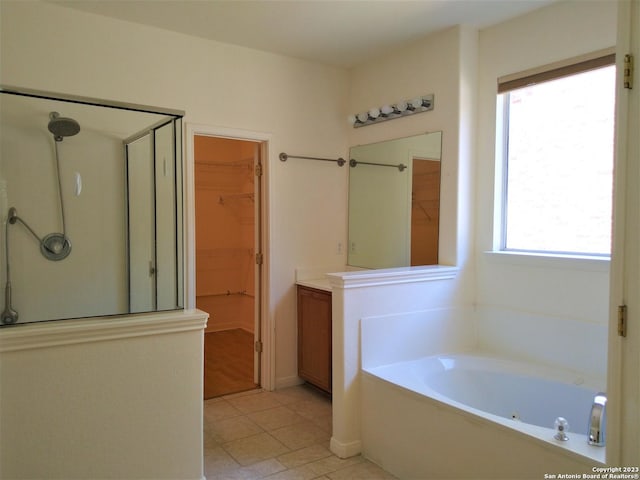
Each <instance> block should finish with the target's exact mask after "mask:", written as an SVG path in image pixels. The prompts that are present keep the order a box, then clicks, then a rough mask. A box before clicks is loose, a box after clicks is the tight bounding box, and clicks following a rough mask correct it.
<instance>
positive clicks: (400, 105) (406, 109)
mask: <svg viewBox="0 0 640 480" xmlns="http://www.w3.org/2000/svg"><path fill="white" fill-rule="evenodd" d="M429 110H433V94H429V95H423V96H421V97H416V98H412V99H410V100H403V101H401V102H397V103H395V104H393V105H383V106H381V107H376V108H372V109H370V110H369V111H368V112H360V113H356V114H354V115H349V117H348V121H349V123H350V124H351V125H353V128H358V127H364V126H365V125H371V124H374V123H379V122H385V121H387V120H393V119H394V118H400V117H407V116H409V115H413V114H414V113H421V112H428V111H429Z"/></svg>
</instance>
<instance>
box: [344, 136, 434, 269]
mask: <svg viewBox="0 0 640 480" xmlns="http://www.w3.org/2000/svg"><path fill="white" fill-rule="evenodd" d="M441 150H442V132H432V133H426V134H421V135H416V136H412V137H405V138H399V139H395V140H389V141H384V142H378V143H372V144H368V145H359V146H356V147H353V148H351V150H350V152H349V155H350V156H349V158H350V168H349V244H348V248H349V251H348V264H349V265H351V266H354V267H361V268H393V267H405V266H412V265H435V264H438V247H439V236H440V231H439V225H440V170H441V169H440V165H441Z"/></svg>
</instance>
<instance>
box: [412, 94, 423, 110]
mask: <svg viewBox="0 0 640 480" xmlns="http://www.w3.org/2000/svg"><path fill="white" fill-rule="evenodd" d="M410 103H411V106H412V107H413V108H420V107H422V97H418V98H413V99H411V101H410Z"/></svg>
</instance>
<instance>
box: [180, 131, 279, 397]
mask: <svg viewBox="0 0 640 480" xmlns="http://www.w3.org/2000/svg"><path fill="white" fill-rule="evenodd" d="M185 131H186V135H185V139H186V145H185V153H186V155H185V163H184V165H185V172H184V173H185V175H184V218H185V228H184V244H185V259H184V264H185V267H186V268H185V298H184V305H185V308H186V309H189V310H194V309H195V308H196V288H195V286H196V264H195V257H196V248H195V245H196V237H195V226H196V225H195V152H194V138H195V137H196V136H198V135H201V136H209V137H221V138H231V139H234V140H244V141H250V142H255V143H258V144H259V145H260V147H261V152H260V155H261V163H262V184H261V188H260V197H261V198H260V199H259V205H260V210H261V211H260V214H261V224H262V232H261V239H260V245H259V248H260V250H261V252H262V257H263V261H262V268H261V269H260V278H259V280H260V286H259V289H260V290H259V291H260V295H259V302H258V307H257V308H258V309H259V312H258V313H259V318H260V336H261V339H260V340H261V341H262V352H261V353H260V362H259V363H260V371H259V372H256V373H257V374H258V375H259V378H260V381H261V387H262V388H263V389H265V390H273V388H274V386H275V368H274V365H275V349H274V343H275V337H274V335H273V321H272V319H271V316H270V314H269V312H270V309H269V298H270V297H269V281H268V280H269V278H270V275H269V272H270V268H269V265H270V264H269V254H268V252H269V248H268V246H269V215H268V214H269V202H268V200H269V168H268V164H269V161H268V153H269V145H270V143H271V138H272V135H271V134H269V133H264V132H255V131H249V130H242V129H236V128H227V127H218V126H214V125H202V124H194V123H185ZM256 253H257V252H256Z"/></svg>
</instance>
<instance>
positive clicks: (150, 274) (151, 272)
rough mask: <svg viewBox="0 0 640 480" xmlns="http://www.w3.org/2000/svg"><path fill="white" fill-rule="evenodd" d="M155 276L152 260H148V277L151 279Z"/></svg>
mask: <svg viewBox="0 0 640 480" xmlns="http://www.w3.org/2000/svg"><path fill="white" fill-rule="evenodd" d="M155 274H156V269H155V267H154V266H153V260H149V276H150V277H153V276H154V275H155Z"/></svg>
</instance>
